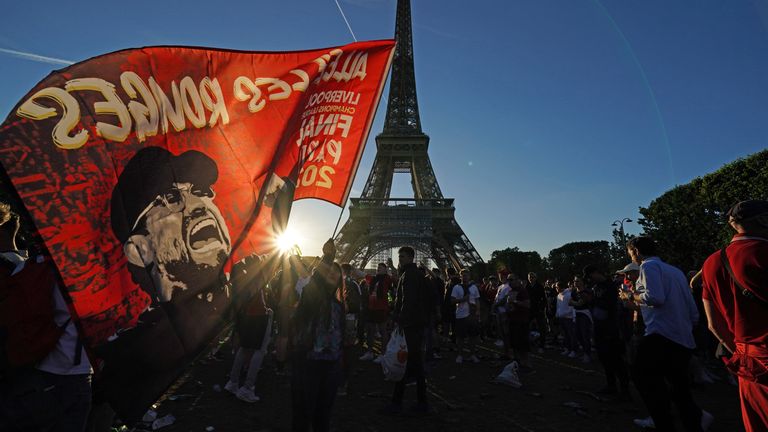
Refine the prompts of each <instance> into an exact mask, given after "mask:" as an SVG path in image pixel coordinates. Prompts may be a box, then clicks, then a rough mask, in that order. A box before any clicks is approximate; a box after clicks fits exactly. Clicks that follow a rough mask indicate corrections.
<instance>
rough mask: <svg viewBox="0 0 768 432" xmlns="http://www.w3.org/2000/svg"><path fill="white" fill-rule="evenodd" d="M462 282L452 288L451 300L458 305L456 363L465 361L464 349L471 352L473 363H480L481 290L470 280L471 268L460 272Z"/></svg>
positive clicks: (470, 358)
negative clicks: (479, 317) (478, 344)
mask: <svg viewBox="0 0 768 432" xmlns="http://www.w3.org/2000/svg"><path fill="white" fill-rule="evenodd" d="M460 275H461V283H459V284H457V285H454V286H453V289H452V290H451V301H452V302H453V304H454V305H456V325H455V329H454V330H455V333H456V349H457V350H458V352H459V353H458V355H456V363H459V364H461V363H463V362H464V355H463V352H464V351H468V352H469V355H470V357H469V360H470V361H471V362H473V363H480V359H479V358H478V357H477V353H476V352H475V350H476V347H477V341H478V336H479V333H478V330H479V329H478V327H479V326H478V310H477V302H478V299H479V298H480V291H479V290H478V289H477V286H476V285H475V284H474V283H472V281H470V280H469V276H470V275H469V270H467V269H462V270H461V272H460Z"/></svg>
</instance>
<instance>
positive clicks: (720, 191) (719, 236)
mask: <svg viewBox="0 0 768 432" xmlns="http://www.w3.org/2000/svg"><path fill="white" fill-rule="evenodd" d="M767 198H768V150H764V151H762V152H759V153H756V154H754V155H752V156H749V157H747V158H745V159H738V160H736V161H734V162H732V163H729V164H727V165H725V166H723V167H722V168H720V169H719V170H717V171H715V172H713V173H710V174H707V175H705V176H703V177H699V178H696V179H694V180H692V181H691V182H690V183H688V184H685V185H681V186H677V187H675V188H673V189H671V190H669V191H667V192H666V193H664V194H663V195H661V196H660V197H658V198H656V199H654V200H653V201H651V203H650V204H649V205H648V207H641V208H640V214H642V215H643V217H642V218H640V220H638V223H639V224H640V225H641V226H642V227H643V231H644V234H645V235H649V236H651V237H653V238H654V239H655V240H656V241H657V242H658V244H659V249H660V251H661V253H660V255H661V256H662V258H664V259H665V260H666V261H668V262H669V263H671V264H673V265H676V266H678V267H680V268H681V269H683V270H693V269H698V268H700V267H701V265H702V264H703V262H704V260H705V259H706V258H707V257H708V256H709V255H710V254H711V253H712V252H714V251H715V250H717V249H719V248H720V247H722V245H724V244H726V243H727V242H728V240H729V239H730V237H731V236H732V234H733V232H732V230H731V229H730V228H729V227H728V225H727V221H726V217H725V213H726V212H727V211H728V209H729V208H730V207H731V206H732V205H733V204H735V203H736V202H738V201H742V200H746V199H767Z"/></svg>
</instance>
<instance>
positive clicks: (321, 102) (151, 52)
mask: <svg viewBox="0 0 768 432" xmlns="http://www.w3.org/2000/svg"><path fill="white" fill-rule="evenodd" d="M393 47H394V42H393V41H376V42H360V43H354V44H350V45H345V46H342V47H336V48H327V49H318V50H311V51H299V52H280V53H258V52H240V51H226V50H215V49H202V48H182V47H150V48H141V49H131V50H125V51H119V52H115V53H111V54H107V55H103V56H100V57H96V58H93V59H90V60H87V61H84V62H82V63H78V64H76V65H73V66H71V67H68V68H66V69H64V70H61V71H58V72H55V73H53V74H51V75H50V76H48V77H47V78H46V79H44V80H43V81H42V82H40V83H39V84H38V85H37V86H36V87H35V88H34V89H33V90H32V91H30V92H29V94H28V95H27V96H25V97H24V98H23V99H22V101H21V102H20V103H19V104H18V105H17V106H16V107H15V108H14V109H13V111H12V112H11V113H10V115H9V116H8V118H7V119H6V121H5V123H3V125H2V126H0V162H2V166H3V168H4V170H5V172H6V173H7V175H8V177H9V179H10V180H11V182H12V184H13V186H14V187H15V189H16V191H17V192H18V195H19V196H20V198H21V200H22V201H23V203H24V206H25V207H26V209H27V210H28V213H29V214H30V215H31V217H32V219H33V221H34V224H35V226H36V227H37V229H38V231H39V233H40V234H41V237H42V239H43V240H44V242H45V245H46V247H47V248H48V250H49V251H50V253H51V255H52V257H53V259H54V261H55V263H56V265H57V267H58V269H59V271H60V273H61V276H62V278H63V281H64V284H65V286H66V290H67V291H68V293H69V297H71V299H72V309H73V312H74V316H75V318H76V319H77V320H78V322H79V328H80V330H81V334H82V337H83V338H84V340H85V343H86V346H87V347H89V348H90V351H89V352H90V353H91V354H92V358H93V359H94V360H96V361H95V363H96V365H97V366H98V368H99V369H100V377H101V382H102V385H103V388H104V389H105V392H106V393H107V394H108V396H109V397H110V400H111V402H112V403H113V405H114V406H115V408H117V410H118V412H119V413H120V414H121V415H122V416H123V418H125V419H130V418H136V417H138V416H140V415H141V414H142V412H143V410H144V409H146V406H148V405H149V403H151V402H152V401H153V398H155V397H157V395H158V394H159V393H160V392H161V391H162V390H163V389H164V388H166V387H167V385H168V384H169V383H170V382H171V381H172V380H173V378H174V377H175V376H177V375H178V373H179V371H180V370H181V368H182V367H183V366H184V364H185V362H186V361H187V360H188V359H189V358H190V357H192V356H193V355H195V354H196V353H198V352H199V351H200V350H201V349H202V348H203V347H204V346H205V344H206V343H207V342H208V341H209V340H210V338H211V337H212V336H213V335H214V334H215V333H216V331H217V330H218V329H220V328H221V324H222V314H223V313H224V312H225V311H226V309H227V306H228V305H229V299H230V297H231V293H230V292H229V286H228V284H227V280H226V275H227V272H228V270H229V267H230V265H231V263H233V262H236V261H239V260H241V259H243V258H245V257H247V256H250V255H252V254H264V253H269V252H270V251H271V250H273V249H274V248H275V245H274V239H275V236H276V235H277V234H278V233H277V231H279V230H280V229H281V228H282V227H283V226H284V224H285V220H286V218H287V214H288V211H289V209H290V202H291V201H292V200H293V199H302V198H318V199H322V200H326V201H329V202H332V203H335V204H337V205H340V204H342V203H343V202H344V201H345V200H346V198H347V195H348V193H349V189H350V187H351V182H352V180H353V177H354V174H355V172H356V170H357V165H358V162H359V159H360V156H361V153H362V150H363V146H364V144H365V140H366V138H367V135H368V132H369V129H370V126H371V122H372V120H373V116H374V113H375V109H376V106H377V104H378V101H379V97H380V95H381V91H382V88H383V85H384V81H385V78H386V73H387V71H388V68H389V63H390V61H391V55H392V50H393ZM120 393H122V394H124V395H126V396H125V397H121V396H119V394H120Z"/></svg>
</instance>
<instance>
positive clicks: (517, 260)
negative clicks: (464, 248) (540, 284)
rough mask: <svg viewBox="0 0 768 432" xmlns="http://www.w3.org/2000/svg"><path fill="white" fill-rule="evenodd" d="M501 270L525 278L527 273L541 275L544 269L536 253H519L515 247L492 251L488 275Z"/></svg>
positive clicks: (539, 256)
mask: <svg viewBox="0 0 768 432" xmlns="http://www.w3.org/2000/svg"><path fill="white" fill-rule="evenodd" d="M501 270H507V271H509V272H511V273H515V274H516V275H518V276H520V277H522V278H525V275H527V274H528V273H529V272H534V273H536V274H538V275H540V276H541V275H543V273H544V270H545V267H544V263H543V262H542V259H541V255H539V253H538V252H526V251H521V250H520V249H519V248H517V247H513V248H506V249H503V250H497V251H493V253H492V254H491V260H490V261H489V262H488V273H489V274H495V273H497V272H499V271H501Z"/></svg>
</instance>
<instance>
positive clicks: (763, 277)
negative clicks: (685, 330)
mask: <svg viewBox="0 0 768 432" xmlns="http://www.w3.org/2000/svg"><path fill="white" fill-rule="evenodd" d="M728 224H729V225H730V226H731V228H733V229H734V230H735V231H736V234H735V235H734V236H733V239H732V240H731V243H730V244H729V245H728V246H726V247H725V248H723V249H721V250H720V251H717V252H715V253H713V254H712V255H710V257H709V258H707V260H706V261H705V262H704V267H703V269H702V279H703V292H702V297H703V301H704V311H705V312H706V314H707V321H708V322H709V329H710V330H711V331H712V333H713V334H714V335H715V337H717V338H718V339H719V340H720V342H721V343H722V344H723V345H724V346H725V347H726V348H727V349H728V350H730V351H731V352H732V353H733V356H732V357H731V358H730V359H729V360H727V361H726V363H727V367H728V368H729V369H730V370H732V371H734V372H735V373H736V374H737V375H738V376H739V396H740V398H741V413H742V419H743V421H744V428H745V429H746V430H747V432H751V431H763V430H766V429H768V318H767V317H768V201H763V200H749V201H742V202H740V203H738V204H736V205H735V206H734V207H733V208H731V210H730V211H729V212H728Z"/></svg>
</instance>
